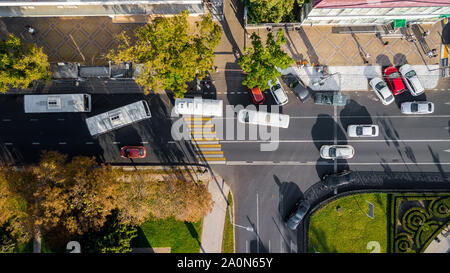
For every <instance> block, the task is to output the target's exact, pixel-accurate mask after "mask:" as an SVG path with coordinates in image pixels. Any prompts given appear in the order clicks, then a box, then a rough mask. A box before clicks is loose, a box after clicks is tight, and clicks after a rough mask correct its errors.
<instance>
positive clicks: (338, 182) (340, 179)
mask: <svg viewBox="0 0 450 273" xmlns="http://www.w3.org/2000/svg"><path fill="white" fill-rule="evenodd" d="M355 180H356V177H355V174H354V173H353V172H352V171H350V170H348V171H343V172H340V173H335V174H327V175H324V176H323V178H322V182H323V185H324V186H325V188H327V189H330V190H335V189H337V188H338V187H341V186H345V185H348V184H351V183H353V182H354V181H355Z"/></svg>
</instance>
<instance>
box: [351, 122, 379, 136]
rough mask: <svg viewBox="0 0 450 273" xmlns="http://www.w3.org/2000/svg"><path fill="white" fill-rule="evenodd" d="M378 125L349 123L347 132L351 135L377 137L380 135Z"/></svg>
mask: <svg viewBox="0 0 450 273" xmlns="http://www.w3.org/2000/svg"><path fill="white" fill-rule="evenodd" d="M378 132H379V128H378V125H375V124H368V125H349V126H348V127H347V134H348V136H349V137H376V136H378Z"/></svg>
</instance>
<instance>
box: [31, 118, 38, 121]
mask: <svg viewBox="0 0 450 273" xmlns="http://www.w3.org/2000/svg"><path fill="white" fill-rule="evenodd" d="M38 120H39V119H37V118H32V119H30V121H38Z"/></svg>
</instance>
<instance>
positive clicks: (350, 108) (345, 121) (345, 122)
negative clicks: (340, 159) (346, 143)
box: [339, 100, 373, 139]
mask: <svg viewBox="0 0 450 273" xmlns="http://www.w3.org/2000/svg"><path fill="white" fill-rule="evenodd" d="M339 119H340V122H341V125H342V127H343V128H344V130H347V128H348V126H349V125H352V124H372V122H373V121H372V117H371V115H370V114H369V111H367V108H366V107H365V106H362V105H361V104H359V103H357V102H356V101H355V100H349V102H347V104H346V105H345V107H344V108H343V109H342V110H341V112H340V113H339ZM341 131H342V130H341ZM342 133H343V132H342ZM341 138H345V135H339V139H341Z"/></svg>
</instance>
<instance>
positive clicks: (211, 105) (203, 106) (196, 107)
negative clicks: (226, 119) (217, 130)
mask: <svg viewBox="0 0 450 273" xmlns="http://www.w3.org/2000/svg"><path fill="white" fill-rule="evenodd" d="M175 112H176V113H177V114H179V115H198V116H214V117H221V116H222V114H223V101H222V100H210V99H202V98H201V97H195V98H193V99H192V98H182V99H175Z"/></svg>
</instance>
